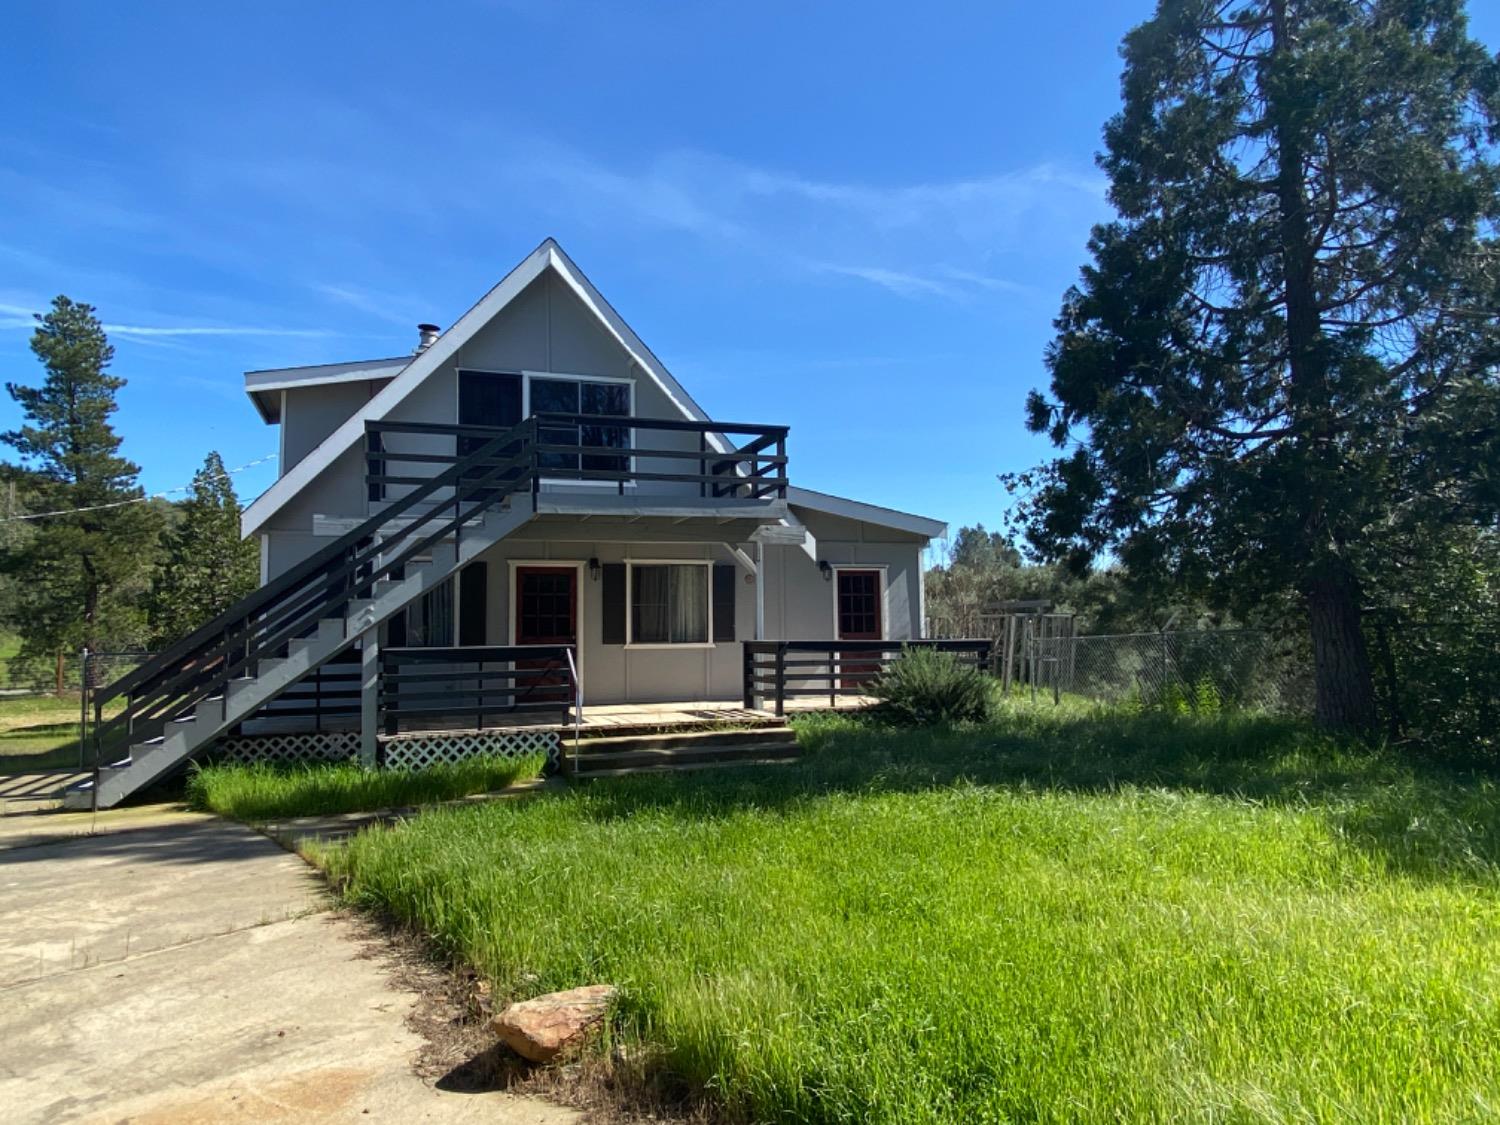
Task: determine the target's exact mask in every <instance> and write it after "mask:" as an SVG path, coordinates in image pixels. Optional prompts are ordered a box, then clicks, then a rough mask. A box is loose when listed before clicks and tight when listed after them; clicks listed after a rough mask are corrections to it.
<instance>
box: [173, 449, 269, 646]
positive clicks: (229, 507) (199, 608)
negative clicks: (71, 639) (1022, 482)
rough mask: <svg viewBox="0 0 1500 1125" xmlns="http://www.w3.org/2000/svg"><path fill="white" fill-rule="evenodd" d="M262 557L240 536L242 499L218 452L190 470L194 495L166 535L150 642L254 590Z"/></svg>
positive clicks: (190, 626) (187, 628)
mask: <svg viewBox="0 0 1500 1125" xmlns="http://www.w3.org/2000/svg"><path fill="white" fill-rule="evenodd" d="M259 578H260V556H259V552H258V551H257V549H256V545H255V543H254V542H253V541H250V540H243V539H241V538H240V504H239V500H238V498H237V497H236V496H235V493H234V484H233V482H232V481H231V480H230V479H229V474H228V473H227V472H225V470H224V462H223V460H222V459H221V458H220V457H219V455H218V454H217V453H210V454H209V455H208V456H207V457H206V458H205V459H204V461H203V468H201V469H199V470H198V472H197V473H195V474H194V475H193V494H192V496H191V497H190V498H189V499H187V500H186V501H184V502H183V504H182V505H181V519H180V521H179V522H178V524H177V526H176V527H175V528H174V529H173V530H172V531H171V532H170V533H169V534H168V535H167V550H166V560H165V562H164V564H163V566H162V569H161V573H160V574H159V576H158V578H157V582H156V586H155V588H154V590H153V591H152V598H151V632H152V636H153V638H154V643H155V644H157V645H162V644H168V643H170V642H172V641H174V640H176V639H177V638H179V637H181V636H183V635H185V634H187V633H190V632H192V631H193V630H194V629H195V628H197V627H198V626H199V625H201V624H203V623H204V622H205V621H209V620H211V619H212V618H214V617H217V616H218V615H219V614H220V613H222V612H223V611H224V610H226V609H228V608H229V607H230V606H231V605H233V604H234V603H235V602H237V601H239V599H240V598H242V597H244V596H245V595H246V594H248V593H250V592H251V591H253V590H254V589H255V587H256V585H257V583H258V582H259Z"/></svg>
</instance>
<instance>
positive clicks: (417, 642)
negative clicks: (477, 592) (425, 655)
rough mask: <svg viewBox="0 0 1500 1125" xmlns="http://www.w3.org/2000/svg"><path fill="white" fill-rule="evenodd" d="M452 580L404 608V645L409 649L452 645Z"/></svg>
mask: <svg viewBox="0 0 1500 1125" xmlns="http://www.w3.org/2000/svg"><path fill="white" fill-rule="evenodd" d="M453 617H454V602H453V579H451V578H450V579H448V581H446V582H444V583H443V584H442V585H441V586H437V587H434V588H433V589H431V590H429V591H427V593H425V594H423V595H422V596H421V597H420V598H418V599H417V600H416V601H415V602H413V603H412V604H411V605H409V606H407V607H406V641H405V643H406V644H407V645H409V646H411V647H412V648H449V647H451V646H452V644H453Z"/></svg>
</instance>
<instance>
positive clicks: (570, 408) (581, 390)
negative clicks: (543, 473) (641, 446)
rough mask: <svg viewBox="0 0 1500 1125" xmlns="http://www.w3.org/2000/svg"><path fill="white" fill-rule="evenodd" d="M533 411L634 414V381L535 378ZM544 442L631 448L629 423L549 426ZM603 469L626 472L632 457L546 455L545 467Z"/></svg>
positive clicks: (532, 380) (544, 435) (626, 416)
mask: <svg viewBox="0 0 1500 1125" xmlns="http://www.w3.org/2000/svg"><path fill="white" fill-rule="evenodd" d="M531 412H532V413H533V414H606V415H614V416H617V417H621V418H628V417H630V384H629V383H600V382H591V381H589V380H587V379H544V378H539V377H536V376H533V377H532V378H531ZM541 436H542V441H544V442H546V443H548V444H551V445H581V446H584V447H585V448H590V449H628V448H630V428H629V427H628V426H607V425H603V424H599V423H596V424H592V425H581V426H570V425H561V426H547V427H544V428H543V429H542V431H541ZM580 466H581V467H582V468H583V469H584V470H590V469H593V470H603V471H607V472H624V471H625V469H626V468H627V467H628V458H626V457H623V456H621V455H619V454H616V453H584V454H578V453H548V454H544V455H543V457H542V468H544V469H577V468H579V467H580Z"/></svg>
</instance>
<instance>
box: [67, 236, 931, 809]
mask: <svg viewBox="0 0 1500 1125" xmlns="http://www.w3.org/2000/svg"><path fill="white" fill-rule="evenodd" d="M245 390H246V393H247V394H248V395H249V397H250V400H251V402H252V403H253V404H254V406H255V408H256V410H258V411H259V413H260V415H261V417H262V418H263V419H264V420H265V421H266V423H267V424H268V425H273V426H277V427H278V428H279V431H280V449H281V475H280V478H279V479H278V480H277V481H276V483H275V484H273V485H272V486H271V487H270V488H269V489H267V490H266V492H265V493H264V494H262V495H261V496H260V497H259V498H258V499H256V500H255V502H254V503H252V504H251V505H250V506H249V507H248V508H247V509H246V510H245V513H244V517H243V532H244V534H245V535H246V536H247V537H254V538H255V539H256V540H257V541H258V542H259V544H260V555H261V581H262V586H261V589H260V590H259V591H257V593H256V594H255V595H253V596H252V597H251V598H249V599H246V602H245V603H244V604H243V605H241V606H237V607H235V609H234V610H232V611H231V612H230V613H229V614H226V615H224V617H222V618H221V619H219V620H218V621H216V622H212V623H210V624H209V625H208V626H205V627H204V628H203V629H201V630H199V631H198V632H196V633H195V634H193V635H192V636H191V637H187V638H184V639H183V640H182V641H181V642H179V643H178V644H176V645H174V646H173V647H172V648H171V649H169V650H168V651H167V652H165V653H163V654H162V655H161V656H160V657H158V658H157V659H156V660H155V661H153V662H151V664H148V665H147V666H145V667H144V668H143V669H141V670H140V671H139V672H137V673H134V674H133V675H132V676H131V677H126V679H125V680H123V681H121V683H120V684H118V685H114V686H113V687H112V688H111V689H109V690H110V691H111V692H113V693H114V695H116V696H120V697H125V698H127V699H128V700H129V706H128V707H127V717H126V719H125V720H123V722H124V723H125V724H126V727H125V728H121V727H120V723H119V722H116V723H115V729H114V731H113V733H114V734H116V735H119V734H120V731H121V729H126V730H128V732H129V734H128V737H126V738H125V742H126V743H127V744H129V745H130V746H131V751H130V759H129V762H128V764H122V766H121V767H120V768H119V769H117V770H115V771H113V772H112V773H108V774H107V775H105V776H103V777H101V780H100V783H99V789H98V800H99V802H100V803H112V802H113V800H117V799H118V798H119V796H122V795H124V794H125V793H127V792H129V791H131V790H132V789H134V788H136V787H138V786H139V785H141V784H145V783H146V782H147V781H149V780H151V779H152V778H154V777H157V776H160V775H161V774H163V773H164V772H165V771H166V770H168V769H170V768H172V766H173V765H175V764H178V763H180V762H181V760H183V759H184V758H185V757H187V756H190V755H191V754H193V753H194V752H196V751H199V750H200V749H201V748H202V747H205V746H207V745H209V744H211V743H213V742H214V741H215V740H219V739H222V738H223V737H225V736H226V734H230V733H235V732H253V731H256V730H272V729H274V730H277V731H279V732H282V733H283V734H286V733H296V732H298V731H313V730H314V729H315V728H316V729H318V730H321V729H324V728H339V727H343V728H347V729H349V730H352V731H360V732H362V739H363V745H364V746H365V747H366V750H367V756H368V753H369V752H370V751H371V748H372V747H374V745H375V739H376V738H377V736H378V735H380V734H382V733H384V732H388V731H396V730H400V729H407V728H408V727H410V726H419V725H423V724H426V725H428V726H431V725H434V724H436V725H443V726H446V727H449V728H452V727H454V726H463V725H467V726H469V727H471V728H472V727H482V726H484V725H486V724H487V723H488V722H489V721H490V720H491V719H495V718H504V717H505V716H514V715H515V714H525V713H527V712H528V710H535V711H537V712H545V711H548V710H549V709H550V710H553V711H555V710H557V709H559V708H563V709H567V710H568V711H570V712H576V710H577V707H578V705H579V703H580V701H581V702H582V705H583V707H584V708H587V707H589V706H598V705H608V704H622V703H658V702H665V703H670V702H689V701H704V702H708V701H736V702H742V703H745V704H751V703H753V702H756V701H757V700H760V701H763V699H764V696H765V695H766V694H767V690H768V689H767V682H768V681H767V680H766V679H765V678H764V677H765V676H767V675H770V674H771V663H772V662H773V653H772V649H771V648H768V647H766V646H764V645H762V646H753V645H752V646H750V649H749V650H747V647H746V644H747V642H751V641H760V642H771V641H777V642H783V641H790V642H818V643H819V644H820V645H821V646H822V649H821V650H820V651H822V652H823V661H824V663H823V665H822V666H818V667H815V666H814V658H813V657H808V656H807V655H806V653H807V652H811V651H812V650H810V649H809V650H794V651H801V652H802V653H803V658H802V659H800V660H799V659H796V658H793V659H791V660H790V661H788V660H787V658H786V657H785V654H784V653H783V657H782V664H786V663H790V665H791V666H792V670H791V671H788V670H787V668H785V667H782V666H781V665H780V664H778V665H777V666H776V668H775V669H774V671H775V673H776V674H777V675H779V677H780V680H779V681H778V682H777V684H776V686H775V687H774V689H773V690H776V691H777V692H778V693H780V692H783V691H784V692H785V693H786V694H796V693H797V691H798V690H799V687H800V689H802V690H816V691H818V692H822V693H830V692H836V691H837V690H838V689H839V688H841V687H844V688H848V687H855V686H857V685H858V682H859V681H860V680H861V679H862V678H864V677H865V676H866V675H867V674H868V673H869V672H870V671H872V670H873V668H874V666H875V665H874V663H873V662H874V661H877V660H878V659H879V658H880V656H881V653H880V651H879V649H880V643H881V642H901V641H910V640H914V639H917V638H919V637H920V636H921V628H922V620H923V604H922V603H923V580H922V553H923V549H924V548H925V547H926V545H927V544H928V542H929V541H930V540H931V539H932V538H933V537H935V536H939V535H941V534H942V533H943V531H944V527H943V524H942V523H941V522H939V521H937V520H933V519H929V518H925V517H922V516H917V515H911V514H907V513H904V512H898V511H894V510H891V509H889V508H885V507H882V506H879V505H877V504H873V503H869V502H867V501H861V500H853V499H846V498H844V497H838V496H832V495H828V494H826V493H822V492H817V491H814V490H812V489H810V488H807V487H804V486H803V485H801V484H800V483H793V482H794V481H798V480H799V479H800V478H799V477H798V475H797V470H796V465H797V458H796V453H795V449H796V447H797V446H798V445H799V444H801V445H804V446H805V445H806V444H809V443H812V442H815V441H817V440H818V435H817V434H816V433H799V434H797V435H796V436H795V438H792V437H790V436H789V435H788V432H787V429H786V427H784V426H780V425H777V424H775V423H774V422H743V421H740V422H728V421H721V420H716V419H712V418H711V417H710V415H709V414H708V413H707V412H706V411H705V410H704V409H703V407H702V406H700V405H699V404H698V402H697V401H695V400H694V398H693V396H692V395H691V394H689V392H688V390H687V389H686V388H684V387H683V386H682V384H681V383H679V382H678V381H677V380H676V379H675V378H673V376H672V374H671V373H670V372H669V371H667V369H666V368H665V366H663V364H662V363H661V361H660V360H658V359H657V358H656V356H655V355H653V354H652V352H651V350H650V349H649V348H647V347H646V345H645V344H644V343H643V342H642V341H641V340H640V338H639V337H637V336H636V334H635V333H634V332H633V331H631V329H630V327H629V326H628V325H627V324H626V323H625V321H624V320H623V319H622V318H621V316H620V315H619V313H617V312H616V311H615V309H614V308H613V307H612V306H611V305H610V304H609V302H608V301H606V300H605V299H604V297H603V296H602V295H601V294H600V293H599V291H598V290H596V289H595V288H594V286H593V285H592V284H591V283H590V282H589V280H588V278H586V277H585V276H584V275H583V273H582V271H581V270H579V268H578V267H577V266H576V265H575V264H574V263H573V261H572V260H571V259H570V258H569V257H568V256H567V254H565V253H564V252H563V249H562V247H560V246H559V245H558V244H557V243H556V242H555V241H553V240H552V239H547V240H546V241H544V242H543V243H542V244H541V245H540V246H538V247H537V248H536V249H535V250H534V251H533V252H532V253H531V254H529V255H528V256H527V257H526V258H525V260H523V261H522V262H521V263H520V264H519V265H517V266H516V267H515V269H513V270H511V271H510V273H509V274H507V275H506V276H505V277H504V278H503V279H502V280H501V281H500V283H499V284H498V285H496V286H495V287H494V288H493V289H491V290H490V291H489V292H488V293H486V294H485V295H484V296H483V297H481V298H480V299H479V301H478V302H477V303H476V304H475V305H474V306H473V307H472V308H471V309H469V310H468V311H467V312H466V313H464V314H463V316H461V317H460V318H459V319H458V320H457V321H456V322H455V323H454V324H453V325H452V326H451V327H449V328H448V329H446V330H445V331H439V330H438V329H437V327H436V326H433V325H422V326H421V327H420V343H419V346H418V347H417V349H416V350H415V352H414V353H413V354H410V355H404V356H397V357H392V358H387V359H375V360H365V361H352V362H347V363H337V364H326V365H320V366H314V367H291V368H281V369H276V370H269V371H252V372H249V373H247V374H246V376H245ZM768 413H771V411H768ZM836 644H843V645H845V646H846V650H847V652H853V653H854V654H855V656H854V657H851V658H849V659H846V660H844V661H842V663H840V661H839V657H840V652H839V651H838V650H836V649H834V648H833V647H830V646H834V645H836ZM757 647H758V648H759V651H760V653H761V655H764V656H765V657H766V661H765V663H764V665H763V666H762V667H757V659H758V658H757V654H756V651H752V650H756V649H757ZM887 647H888V648H889V647H891V646H889V645H888V646H887ZM895 647H897V648H899V646H895ZM860 652H864V653H866V654H867V655H866V656H865V659H864V660H863V661H860V660H858V659H857V657H858V654H859V653H860ZM809 685H813V686H812V687H809ZM183 700H189V701H190V702H191V704H192V706H191V710H189V711H184V710H183ZM101 702H103V700H101ZM101 717H102V712H101ZM575 717H576V715H575ZM101 732H102V734H103V735H104V736H105V737H108V736H109V735H110V734H111V733H112V732H111V728H110V721H104V722H103V723H102V725H101ZM141 736H146V737H145V738H144V739H142V738H141ZM88 799H89V800H90V801H92V800H93V799H94V798H93V795H92V794H90V795H89V798H88ZM80 800H82V798H80ZM75 803H77V802H75Z"/></svg>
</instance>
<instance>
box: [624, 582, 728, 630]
mask: <svg viewBox="0 0 1500 1125" xmlns="http://www.w3.org/2000/svg"><path fill="white" fill-rule="evenodd" d="M708 576H709V568H708V567H706V566H682V565H653V566H633V567H631V591H630V600H631V605H630V611H631V640H632V642H633V643H635V644H642V645H687V644H706V643H708Z"/></svg>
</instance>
